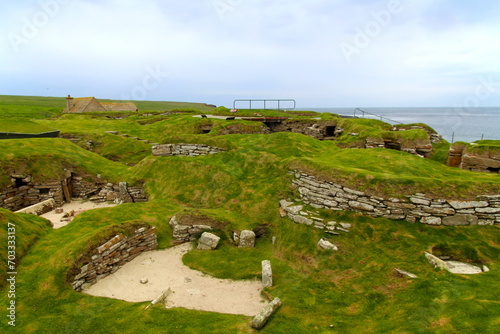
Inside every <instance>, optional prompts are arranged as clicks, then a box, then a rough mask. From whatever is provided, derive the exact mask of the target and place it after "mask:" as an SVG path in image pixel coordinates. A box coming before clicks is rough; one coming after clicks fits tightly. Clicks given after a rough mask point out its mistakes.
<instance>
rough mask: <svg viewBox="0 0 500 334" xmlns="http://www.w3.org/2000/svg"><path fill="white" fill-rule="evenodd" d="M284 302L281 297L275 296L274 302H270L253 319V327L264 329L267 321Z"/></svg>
mask: <svg viewBox="0 0 500 334" xmlns="http://www.w3.org/2000/svg"><path fill="white" fill-rule="evenodd" d="M281 305H282V303H281V300H280V299H279V298H274V300H273V301H272V302H270V303H269V305H267V306H266V307H264V308H263V309H262V311H260V312H259V314H257V315H256V316H255V318H253V320H252V325H251V326H252V328H255V329H262V328H264V326H265V325H266V323H267V320H269V318H270V317H271V316H272V315H273V314H274V313H275V312H276V311H277V310H278V309H279V308H280V307H281Z"/></svg>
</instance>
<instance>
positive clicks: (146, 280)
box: [139, 278, 149, 284]
mask: <svg viewBox="0 0 500 334" xmlns="http://www.w3.org/2000/svg"><path fill="white" fill-rule="evenodd" d="M139 282H141V284H147V283H148V282H149V280H148V279H147V278H141V280H140V281H139Z"/></svg>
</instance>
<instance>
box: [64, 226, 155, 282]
mask: <svg viewBox="0 0 500 334" xmlns="http://www.w3.org/2000/svg"><path fill="white" fill-rule="evenodd" d="M157 247H158V243H157V241H156V229H155V227H154V226H152V227H141V228H139V229H138V230H136V231H135V233H134V235H133V236H131V237H126V236H123V234H119V235H116V236H114V237H113V238H111V239H110V240H109V241H107V242H106V243H104V244H102V245H101V246H99V247H97V248H96V249H95V250H94V251H93V253H92V254H91V261H90V262H88V263H87V264H85V265H84V266H82V267H81V268H80V273H79V274H78V275H77V276H75V278H74V280H73V283H72V286H73V289H74V290H76V291H82V290H84V289H86V288H88V287H89V286H91V285H92V284H95V283H97V282H98V281H99V280H101V279H103V278H105V277H106V276H108V275H111V274H113V273H115V272H116V271H117V270H118V269H119V268H120V267H121V266H123V265H124V264H125V263H127V262H130V261H132V260H133V259H135V258H136V257H137V256H139V255H140V254H141V253H142V252H145V251H150V250H154V249H156V248H157Z"/></svg>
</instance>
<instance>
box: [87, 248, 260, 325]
mask: <svg viewBox="0 0 500 334" xmlns="http://www.w3.org/2000/svg"><path fill="white" fill-rule="evenodd" d="M191 247H192V245H191V244H183V245H179V246H176V247H173V248H169V249H166V250H161V251H151V252H144V253H142V254H141V255H140V256H138V257H137V258H135V259H134V260H132V261H131V262H129V263H127V264H126V265H124V266H123V267H122V268H120V270H118V271H117V272H116V273H114V274H113V275H110V276H108V277H106V278H104V279H102V280H101V281H99V282H97V283H96V284H94V285H93V286H91V287H90V288H89V289H87V290H86V291H85V293H87V294H89V295H93V296H100V297H109V298H115V299H121V300H125V301H129V302H143V301H152V300H153V299H155V298H156V297H158V296H159V295H160V294H161V292H162V291H163V290H166V289H168V288H170V289H171V290H172V293H171V294H170V295H169V296H168V297H167V302H166V306H167V308H173V307H184V308H187V309H192V310H201V311H211V312H218V313H229V314H243V315H247V316H255V315H256V314H257V313H259V311H260V310H261V309H262V308H263V307H264V306H266V305H267V303H266V302H265V301H264V300H263V299H262V297H261V295H260V294H261V291H262V283H261V282H259V281H231V280H223V279H216V278H213V277H210V276H207V275H204V274H203V273H201V272H199V271H196V270H192V269H190V268H189V267H187V266H185V265H184V264H183V263H182V256H183V255H184V254H185V253H187V252H188V251H189V250H190V249H191ZM141 279H148V283H146V284H141V283H140V280H141Z"/></svg>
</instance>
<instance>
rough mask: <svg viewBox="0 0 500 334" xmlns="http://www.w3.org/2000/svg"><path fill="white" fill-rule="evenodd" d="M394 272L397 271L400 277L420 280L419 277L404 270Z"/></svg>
mask: <svg viewBox="0 0 500 334" xmlns="http://www.w3.org/2000/svg"><path fill="white" fill-rule="evenodd" d="M394 270H396V271H397V272H398V273H399V274H400V275H403V276H407V277H409V278H418V276H417V275H415V274H412V273H409V272H407V271H404V270H400V269H398V268H394Z"/></svg>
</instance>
